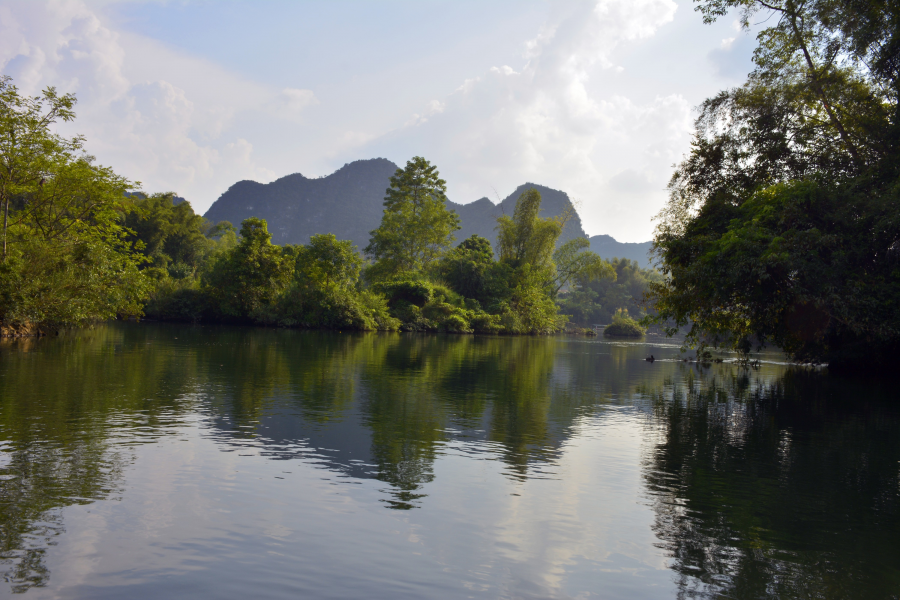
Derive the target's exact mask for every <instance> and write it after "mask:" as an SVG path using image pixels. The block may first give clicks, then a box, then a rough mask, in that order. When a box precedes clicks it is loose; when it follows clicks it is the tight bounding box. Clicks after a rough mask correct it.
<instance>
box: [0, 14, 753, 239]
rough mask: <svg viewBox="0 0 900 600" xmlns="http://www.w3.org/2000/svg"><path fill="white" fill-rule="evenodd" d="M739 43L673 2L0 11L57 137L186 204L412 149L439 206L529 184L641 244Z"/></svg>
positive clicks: (746, 46) (745, 54)
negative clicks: (65, 103)
mask: <svg viewBox="0 0 900 600" xmlns="http://www.w3.org/2000/svg"><path fill="white" fill-rule="evenodd" d="M752 48H753V40H752V38H751V37H750V36H748V35H747V34H745V33H741V32H739V31H738V30H737V28H736V25H735V22H734V19H731V18H724V19H722V20H721V21H720V22H718V23H716V24H714V25H712V26H708V25H703V23H702V21H701V19H700V17H699V15H698V14H697V13H695V12H694V11H693V6H692V5H691V3H690V2H676V1H674V0H590V1H588V0H583V1H578V2H549V1H546V0H517V1H515V2H510V1H494V2H485V1H482V2H465V1H459V0H457V1H454V2H439V1H432V2H427V1H424V2H423V1H419V2H410V1H395V2H376V1H367V2H362V1H356V2H351V1H345V2H342V1H330V2H323V1H305V2H299V1H295V2H287V1H265V2H224V1H217V2H213V1H202V2H190V1H180V2H135V1H123V2H113V1H102V2H99V1H98V2H82V1H78V0H60V1H54V2H40V1H33V0H30V1H27V2H25V1H23V0H0V68H2V72H3V73H4V74H7V75H11V76H12V77H13V78H14V82H15V83H16V84H17V85H19V86H20V88H21V89H22V90H23V91H26V92H29V93H36V92H37V91H39V90H40V89H41V88H43V87H45V86H47V85H54V86H56V87H57V88H58V89H59V90H60V91H71V92H74V93H76V94H77V96H78V99H79V104H78V107H77V109H78V120H77V121H76V123H75V124H74V126H72V127H67V128H65V129H63V131H64V132H66V133H74V132H78V133H82V134H84V135H85V136H86V137H87V140H88V149H89V150H90V151H91V153H93V154H94V155H96V156H97V159H98V160H99V161H100V162H101V163H103V164H107V165H110V166H112V167H113V168H114V169H115V170H116V171H117V172H119V173H121V174H123V175H125V176H126V177H129V178H131V179H133V180H136V181H140V182H142V185H143V189H144V190H146V191H149V192H154V191H165V190H173V191H176V192H177V193H179V194H180V195H183V196H185V197H187V198H188V199H189V200H190V201H191V203H192V204H193V205H194V207H195V209H197V210H198V211H199V212H203V211H205V210H206V208H208V207H209V205H210V204H212V202H213V201H214V200H215V199H216V198H217V197H218V196H219V195H220V194H221V193H222V192H224V191H225V190H226V189H228V187H229V186H230V185H232V184H233V183H235V182H236V181H238V180H241V179H254V180H256V181H264V182H265V181H271V180H273V179H276V178H278V177H281V176H284V175H287V174H290V173H295V172H300V173H303V174H304V175H307V176H311V177H313V176H321V175H327V174H328V173H331V172H333V171H334V170H335V169H337V168H339V167H341V166H342V165H343V164H345V163H347V162H350V161H353V160H357V159H362V158H373V157H377V156H383V157H386V158H389V159H391V160H393V161H394V162H396V163H398V164H401V165H402V164H403V163H404V162H405V161H406V160H408V159H409V158H410V157H412V156H415V155H421V156H424V157H426V158H428V159H429V160H431V161H432V162H433V163H435V164H436V165H437V166H438V168H439V169H440V171H441V174H442V176H443V177H444V178H445V179H446V180H447V182H448V192H449V196H450V198H451V199H452V200H454V201H456V202H462V203H466V202H471V201H473V200H476V199H478V198H481V197H483V196H488V197H489V198H491V199H494V200H496V199H497V197H498V196H499V197H505V196H506V195H508V194H509V193H510V192H511V191H512V190H513V189H515V187H516V186H517V185H519V184H521V183H524V182H526V181H531V182H534V183H540V184H543V185H548V186H550V187H554V188H557V189H561V190H563V191H566V192H567V193H569V195H570V196H571V197H572V198H573V199H574V200H575V201H576V204H577V206H578V208H579V212H580V213H581V215H582V218H583V221H584V225H585V229H586V230H587V232H588V233H589V234H592V235H593V234H599V233H605V234H610V235H612V236H613V237H615V238H616V239H619V240H620V241H644V240H646V239H649V238H650V236H651V235H652V231H653V222H652V217H653V216H654V215H655V214H656V213H657V212H658V211H659V209H660V208H661V207H662V205H663V203H664V202H665V199H666V193H665V184H666V182H667V180H668V178H669V176H670V174H671V167H672V164H673V163H675V162H677V161H678V160H679V158H680V157H681V156H682V155H683V154H684V153H685V152H686V151H687V150H688V148H689V142H690V130H691V123H692V118H693V112H692V108H693V107H694V106H696V105H697V104H698V103H699V102H701V101H702V100H703V99H704V98H706V97H708V96H710V95H712V94H714V93H716V92H717V91H718V90H720V89H722V88H725V87H729V86H734V85H739V84H740V83H741V82H742V81H743V79H744V77H745V76H746V73H747V72H748V71H749V69H750V68H751V64H750V56H751V52H752Z"/></svg>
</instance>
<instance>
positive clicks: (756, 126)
mask: <svg viewBox="0 0 900 600" xmlns="http://www.w3.org/2000/svg"><path fill="white" fill-rule="evenodd" d="M698 9H699V10H700V11H701V12H702V13H703V14H704V18H705V19H706V20H707V21H710V20H714V19H715V18H717V17H719V16H722V15H724V14H725V13H726V12H727V11H728V10H729V9H738V10H739V11H740V14H741V19H742V22H743V24H744V27H749V24H750V22H751V18H752V17H753V16H754V15H756V14H757V13H763V14H761V15H760V17H761V19H760V20H766V17H768V18H769V20H768V21H767V22H771V23H772V25H770V26H768V27H767V28H766V29H764V30H763V31H762V32H761V33H760V34H759V36H758V39H759V47H758V48H757V50H756V52H755V54H754V62H755V65H756V66H755V69H754V71H753V72H752V73H750V75H749V77H748V80H747V82H746V83H745V84H744V85H743V86H742V87H740V88H737V89H734V90H727V91H725V92H722V93H720V94H719V95H717V96H716V97H714V98H711V99H709V100H707V101H706V102H704V103H703V104H702V105H701V107H700V115H699V117H698V119H697V132H696V134H695V137H694V142H693V145H692V149H691V153H690V155H689V156H688V157H686V158H685V160H684V161H683V162H682V163H681V164H680V165H679V166H678V167H677V169H676V171H675V174H674V175H673V178H672V180H671V183H670V193H671V194H670V201H669V203H668V205H667V206H666V208H665V209H664V210H663V211H662V213H661V214H660V217H659V225H658V228H657V233H656V236H655V240H654V242H655V249H656V252H657V254H658V256H659V257H660V258H661V259H662V269H663V272H664V274H666V275H667V276H668V277H667V278H666V280H665V281H663V282H659V283H656V284H654V285H653V286H652V294H651V297H652V300H653V302H654V304H655V307H656V308H657V310H658V316H657V320H658V321H659V322H665V321H667V320H670V321H674V322H675V323H676V324H677V326H685V325H688V324H690V330H689V339H690V340H693V341H695V342H713V343H723V344H726V345H730V346H732V347H735V348H737V349H740V350H742V351H747V350H749V349H750V348H751V347H752V345H753V344H754V343H757V344H761V343H764V342H773V343H775V344H777V345H780V346H781V347H783V348H784V349H785V350H786V351H787V352H788V353H789V354H791V355H792V356H794V357H795V358H797V359H801V360H811V361H816V362H829V363H830V364H832V366H835V367H839V366H841V365H851V364H852V365H856V366H861V365H863V366H864V364H865V363H868V365H870V366H871V365H876V364H878V363H879V362H880V361H881V360H882V359H883V357H885V356H887V355H888V353H892V352H894V351H895V350H896V349H898V348H900V316H898V314H897V311H896V310H893V308H892V307H893V306H895V305H896V304H897V303H898V302H900V269H898V268H897V259H896V256H897V254H898V253H900V211H898V210H897V207H898V205H900V195H898V194H900V192H898V189H900V188H898V183H900V178H898V175H900V156H898V151H900V146H898V143H897V142H898V139H900V135H898V134H900V130H898V127H900V121H898V118H897V117H898V113H897V111H898V102H897V99H898V89H900V88H898V85H900V83H898V81H900V78H898V72H900V62H898V60H897V56H898V53H897V50H898V48H900V42H898V31H900V27H898V25H900V4H898V3H897V2H896V1H891V0H884V1H880V0H873V1H871V2H863V1H855V0H854V1H851V2H846V1H844V2H838V1H836V0H809V1H806V2H799V1H796V0H778V1H774V2H759V1H751V0H708V1H704V2H701V3H700V6H699V8H698ZM765 13H769V14H768V15H766V14H765ZM873 350H874V351H875V352H874V354H873Z"/></svg>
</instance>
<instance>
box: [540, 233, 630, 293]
mask: <svg viewBox="0 0 900 600" xmlns="http://www.w3.org/2000/svg"><path fill="white" fill-rule="evenodd" d="M590 245H591V243H590V241H588V239H587V238H582V237H578V238H574V239H571V240H569V241H568V242H566V243H565V244H563V245H562V246H560V247H559V249H558V250H557V251H556V252H554V253H553V262H554V263H555V265H556V275H555V276H554V278H553V287H554V290H553V293H554V295H556V294H557V293H559V290H560V289H561V288H563V287H564V286H566V285H568V284H569V282H572V281H575V280H576V279H577V280H579V281H596V280H601V279H611V280H613V281H615V279H616V271H615V269H613V267H612V265H610V263H609V262H608V261H605V260H603V259H602V258H600V257H599V256H598V255H597V254H595V253H594V252H591V251H590V250H586V248H589V247H590Z"/></svg>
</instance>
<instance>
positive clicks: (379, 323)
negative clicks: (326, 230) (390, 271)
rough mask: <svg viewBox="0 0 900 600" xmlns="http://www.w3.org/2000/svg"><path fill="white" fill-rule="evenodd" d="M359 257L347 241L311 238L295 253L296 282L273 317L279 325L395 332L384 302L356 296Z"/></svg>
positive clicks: (367, 293) (371, 295)
mask: <svg viewBox="0 0 900 600" xmlns="http://www.w3.org/2000/svg"><path fill="white" fill-rule="evenodd" d="M361 267H362V257H361V256H360V255H359V253H358V252H357V251H356V249H355V248H354V247H353V245H352V243H351V242H349V241H339V240H337V239H336V238H335V236H334V235H332V234H323V235H314V236H312V238H311V239H310V242H309V244H308V245H306V246H300V247H299V248H298V249H297V253H296V258H295V260H294V278H293V281H292V282H291V285H290V287H289V289H288V290H287V291H286V292H285V294H284V295H283V296H282V297H281V298H280V299H279V300H278V302H277V306H276V308H275V309H274V311H273V312H272V313H271V314H272V317H271V320H272V321H277V322H278V323H279V324H281V325H287V326H291V325H302V326H304V327H315V328H331V329H357V330H374V329H397V328H398V327H399V322H397V320H396V319H394V318H393V317H391V316H390V314H389V312H388V307H387V302H386V301H385V300H384V299H383V298H382V297H380V296H379V295H377V294H375V293H373V292H371V291H362V292H361V291H359V290H358V289H357V287H356V286H357V282H358V280H359V273H360V269H361Z"/></svg>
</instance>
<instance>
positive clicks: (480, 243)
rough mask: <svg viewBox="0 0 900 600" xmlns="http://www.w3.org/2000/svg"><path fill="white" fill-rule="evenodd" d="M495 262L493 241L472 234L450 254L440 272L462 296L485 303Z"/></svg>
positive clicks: (441, 264)
mask: <svg viewBox="0 0 900 600" xmlns="http://www.w3.org/2000/svg"><path fill="white" fill-rule="evenodd" d="M493 264H494V251H493V249H492V248H491V242H490V241H489V240H487V239H485V238H483V237H481V236H479V235H473V236H471V237H469V238H466V239H465V240H463V242H462V243H461V244H460V245H459V246H457V247H456V248H454V249H453V250H451V251H450V252H448V253H447V255H446V256H445V257H444V258H443V259H442V260H441V262H440V263H439V265H438V269H437V272H438V273H439V275H440V276H441V278H442V279H443V280H444V281H446V282H447V283H448V284H449V285H450V287H452V288H453V289H454V290H455V291H456V292H457V293H459V294H460V295H462V296H464V297H466V298H475V299H477V300H478V301H479V302H484V301H485V299H486V298H487V297H488V296H489V295H490V290H489V287H490V284H489V277H490V275H489V273H490V270H491V267H492V266H493Z"/></svg>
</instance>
